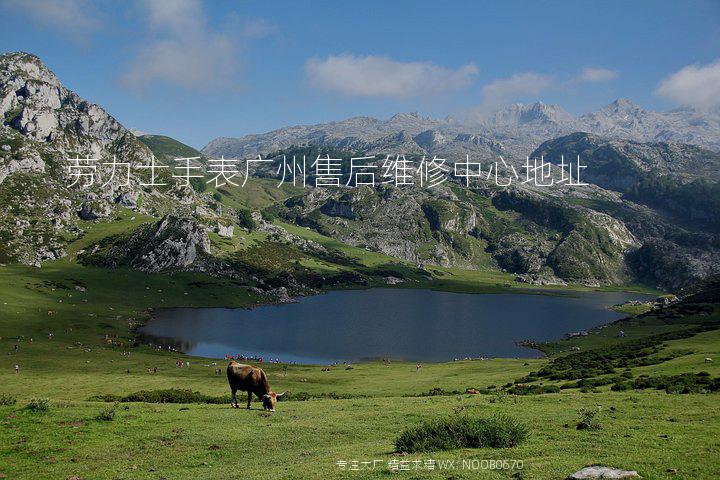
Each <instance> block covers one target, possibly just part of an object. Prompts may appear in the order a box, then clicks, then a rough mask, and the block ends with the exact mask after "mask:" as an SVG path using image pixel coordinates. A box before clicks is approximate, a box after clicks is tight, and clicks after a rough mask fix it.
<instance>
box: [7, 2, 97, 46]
mask: <svg viewBox="0 0 720 480" xmlns="http://www.w3.org/2000/svg"><path fill="white" fill-rule="evenodd" d="M0 4H1V5H2V7H3V8H4V9H6V10H10V11H15V12H18V13H20V14H22V15H24V16H26V17H28V18H29V19H30V20H32V21H33V22H35V23H36V24H38V25H40V26H42V27H47V28H52V29H54V30H57V31H58V32H59V33H61V34H62V35H63V36H65V37H67V38H69V39H70V40H74V41H80V40H82V39H84V38H87V37H88V36H89V35H91V34H92V33H94V32H96V31H97V30H98V29H99V28H100V27H101V26H102V14H101V13H100V11H99V10H98V9H97V8H96V6H95V5H94V4H93V3H92V2H90V1H89V0H2V1H0Z"/></svg>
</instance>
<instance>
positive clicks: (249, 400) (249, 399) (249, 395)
mask: <svg viewBox="0 0 720 480" xmlns="http://www.w3.org/2000/svg"><path fill="white" fill-rule="evenodd" d="M247 394H248V406H247V408H248V410H250V403H251V402H252V392H247Z"/></svg>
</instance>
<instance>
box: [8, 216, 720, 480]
mask: <svg viewBox="0 0 720 480" xmlns="http://www.w3.org/2000/svg"><path fill="white" fill-rule="evenodd" d="M148 220H149V217H148V218H143V217H139V216H134V215H130V214H127V216H125V217H123V219H121V220H118V221H115V222H113V223H107V224H105V223H98V224H96V225H94V226H93V227H91V228H89V229H88V232H87V233H86V234H85V236H84V237H82V238H81V239H79V240H77V241H76V242H75V243H73V244H72V245H71V247H70V249H69V256H68V257H67V258H65V259H63V260H59V261H55V262H50V263H47V264H44V265H43V266H42V268H34V267H26V266H18V265H4V266H0V354H1V355H2V358H3V359H4V360H3V362H2V369H0V400H1V402H0V403H5V405H0V478H33V479H38V478H49V479H56V478H57V479H70V478H73V479H78V478H80V479H85V480H87V479H163V478H164V479H185V478H187V479H191V478H212V479H231V478H232V479H235V478H246V479H267V478H323V479H324V478H358V479H359V478H388V476H389V475H391V471H390V469H389V467H398V468H399V469H402V471H399V472H397V475H400V476H401V478H445V479H448V478H456V479H461V478H489V479H510V478H515V479H517V478H524V479H536V478H537V479H559V478H565V477H567V476H568V475H569V474H571V473H573V472H575V471H576V470H579V469H581V468H582V467H584V466H587V465H592V464H603V465H609V466H613V467H619V468H623V469H628V470H637V471H638V472H639V473H640V474H641V475H642V476H643V477H644V478H648V479H662V478H668V479H671V478H672V479H676V478H685V479H704V478H707V479H711V478H718V477H720V461H719V460H718V458H719V455H720V401H718V400H719V398H720V397H718V394H717V393H688V394H668V393H666V392H665V391H663V390H655V389H645V390H635V389H630V390H626V391H613V390H611V384H610V383H607V384H605V385H600V386H597V387H593V388H563V389H562V390H560V391H559V392H558V393H545V394H539V395H511V394H508V392H507V391H506V388H504V387H507V386H509V385H512V384H514V383H516V382H517V381H518V379H522V378H523V377H525V376H527V375H528V374H529V373H530V372H536V371H538V370H539V369H541V368H543V366H545V365H548V362H551V361H552V360H553V359H555V358H560V357H562V356H563V355H568V354H571V353H570V352H574V351H578V350H579V351H581V352H582V351H586V350H591V349H593V348H601V347H607V346H612V345H621V344H623V342H628V341H632V340H636V339H643V338H648V337H650V336H653V335H658V334H663V333H667V332H673V331H683V330H687V329H689V328H694V326H695V327H696V326H698V325H705V324H707V323H708V322H717V321H718V318H719V317H720V315H719V314H718V311H717V309H715V310H712V312H711V313H710V314H709V315H707V314H703V315H699V314H698V315H687V316H684V317H681V318H679V319H675V320H672V321H669V320H666V319H664V318H662V317H660V316H656V317H654V316H653V315H652V314H650V315H649V316H645V317H636V318H633V319H630V320H628V321H626V322H624V323H619V324H613V325H610V326H608V327H606V328H603V329H599V330H597V331H593V332H591V334H590V335H588V336H587V337H582V338H575V339H571V340H568V341H563V342H557V343H556V344H551V345H547V346H545V348H546V349H547V351H548V352H550V353H551V356H550V357H549V358H544V359H490V360H473V361H461V362H450V363H442V364H424V366H423V368H422V370H421V371H419V372H416V369H415V364H409V363H403V362H392V363H385V362H369V363H362V364H357V365H353V366H352V368H351V369H347V368H346V367H345V366H335V367H332V368H331V369H330V371H322V369H321V366H314V365H282V364H266V365H263V368H264V369H265V370H266V372H267V373H268V375H269V379H270V385H271V387H272V388H273V390H275V391H278V392H279V391H284V390H288V391H290V392H291V395H290V399H289V401H283V402H280V403H279V405H278V408H277V411H276V412H275V413H272V414H271V413H267V412H264V411H262V410H261V409H260V404H259V402H255V403H254V407H253V409H252V410H250V411H248V410H245V409H232V408H230V406H229V404H228V403H226V402H223V403H217V404H216V403H213V404H208V403H187V404H181V403H143V402H119V403H115V402H113V401H103V398H105V399H107V400H114V399H120V398H121V397H123V396H127V395H129V394H131V393H135V392H139V391H143V390H144V391H156V390H164V389H189V390H192V391H195V392H199V393H201V394H203V395H206V396H210V397H218V398H221V400H222V399H223V398H225V397H226V396H227V395H228V394H229V390H228V387H227V380H226V377H225V373H224V367H225V362H224V361H221V360H212V359H204V358H196V357H189V356H186V355H183V354H181V353H176V352H168V351H157V350H154V349H152V348H150V347H148V346H143V345H134V342H133V338H134V329H135V328H136V327H137V326H138V325H140V324H142V323H143V322H145V321H147V319H148V318H149V314H150V310H151V309H153V308H162V307H200V306H204V307H212V306H223V307H252V306H255V305H259V304H261V303H263V302H266V301H267V299H265V298H261V297H259V296H258V295H256V294H254V293H252V292H251V291H249V290H247V289H246V288H244V287H242V286H239V285H237V284H235V283H233V282H232V281H231V280H228V279H218V278H211V277H208V276H205V275H202V274H196V273H177V274H173V275H161V274H155V275H149V274H145V273H141V272H137V271H132V270H125V269H118V270H104V269H99V268H94V267H87V266H82V265H79V264H77V263H76V262H75V255H76V254H77V252H78V251H80V250H82V249H83V248H85V247H87V246H88V245H90V244H91V243H94V242H95V241H97V240H99V239H101V238H103V237H104V236H107V235H111V234H114V233H119V232H121V231H123V229H126V228H129V227H130V226H134V225H137V224H139V223H141V222H143V221H148ZM284 226H285V227H286V228H289V229H291V231H293V232H294V233H297V234H299V235H302V236H304V237H306V238H311V239H313V240H315V241H317V242H319V243H322V244H323V245H325V246H326V247H327V248H331V249H337V250H342V251H343V253H345V254H346V255H347V256H350V257H353V258H356V259H357V260H358V263H359V265H361V267H357V268H369V269H370V268H374V267H376V266H378V265H385V264H387V263H390V262H391V261H395V260H393V259H391V258H390V257H385V256H382V255H381V254H377V253H373V252H369V251H367V250H365V249H362V248H357V247H349V246H346V245H344V244H341V243H339V242H337V243H333V242H335V241H333V240H332V239H329V238H327V237H322V236H320V235H319V234H316V233H314V232H312V231H309V230H307V229H304V228H301V227H289V226H287V225H284ZM256 237H257V238H256ZM260 237H261V235H260V234H259V233H258V234H255V233H254V234H252V235H246V236H245V238H244V239H243V240H242V241H232V242H227V243H226V244H222V243H221V242H220V239H213V240H214V248H218V249H223V248H224V249H226V250H227V251H228V252H230V253H232V252H237V251H242V250H243V249H247V248H251V246H252V245H253V244H254V242H255V241H262V238H260ZM321 263H322V262H321ZM325 266H326V268H330V269H333V268H340V269H342V268H347V267H344V266H342V265H339V266H338V265H333V264H325ZM316 267H317V266H316ZM431 273H432V274H433V278H432V279H425V280H422V281H421V280H418V281H417V284H416V285H415V286H417V287H423V288H440V289H446V290H453V291H468V292H484V291H518V290H519V291H522V287H517V286H515V285H516V284H513V285H512V286H510V287H508V286H507V285H506V284H508V283H509V282H511V277H510V276H509V275H506V274H503V273H500V272H480V271H473V272H467V271H462V270H453V269H441V268H437V269H435V271H432V272H431ZM627 288H628V289H635V290H639V291H645V292H647V291H650V290H648V289H646V288H644V287H638V286H629V287H627ZM556 289H557V288H544V289H533V290H532V291H528V293H545V294H552V293H553V292H554V291H555V290H556ZM621 329H622V330H623V331H624V332H625V336H624V337H622V338H620V337H618V332H619V330H621ZM50 334H52V335H50ZM573 347H575V348H573ZM656 348H657V351H655V352H654V353H652V355H650V357H649V358H656V359H662V361H656V362H649V363H648V364H646V365H645V364H643V365H639V364H638V365H635V364H630V365H629V367H628V368H626V369H624V371H625V372H626V373H627V375H628V378H630V377H632V378H637V377H639V376H641V375H648V376H651V377H655V376H659V375H677V374H681V373H699V372H707V373H708V374H709V375H710V376H711V377H717V376H720V367H718V366H717V363H716V362H717V361H720V330H708V331H703V332H701V333H697V334H694V335H690V336H686V337H683V338H676V339H670V340H666V341H665V340H664V341H661V342H660V343H658V345H657V347H656ZM708 357H709V358H713V359H714V361H713V362H706V361H705V359H706V358H708ZM178 360H182V361H184V362H189V367H184V368H178V367H177V366H176V362H178ZM214 363H217V365H215V364H214ZM16 364H17V365H19V367H20V372H19V373H15V370H14V365H16ZM216 368H221V369H223V372H222V374H221V375H217V374H216V372H215V370H216ZM155 371H156V373H155ZM533 383H534V384H536V385H541V386H560V385H562V384H563V383H566V382H565V380H559V379H558V380H550V379H542V378H541V379H538V380H533ZM471 388H472V389H477V390H478V391H480V392H481V393H480V394H466V393H465V392H466V390H467V389H471ZM32 399H48V404H47V409H43V408H42V407H40V408H36V409H34V410H33V409H31V408H28V407H27V405H28V404H29V403H30V402H31V400H32ZM13 402H14V403H13ZM41 403H42V402H41ZM241 403H242V402H241ZM581 409H586V410H590V411H597V413H596V416H595V418H596V420H597V422H599V424H600V425H601V428H600V429H598V430H580V429H577V428H576V426H577V424H578V422H579V421H580V417H581V413H580V411H581ZM499 414H504V415H510V416H512V417H513V418H515V419H517V420H519V421H521V422H523V423H524V424H525V425H526V426H527V427H528V430H529V437H528V439H527V440H526V441H525V442H523V443H522V444H520V445H518V446H516V447H513V448H508V449H488V448H481V449H457V450H446V451H436V452H426V453H422V454H420V453H415V454H409V455H398V454H396V452H395V447H394V442H395V440H396V439H397V437H398V436H399V434H400V433H401V432H402V431H403V430H405V429H407V428H412V427H414V426H417V425H418V424H420V423H421V422H423V421H425V420H428V419H436V418H444V417H448V416H453V415H470V416H494V415H499ZM463 460H465V461H466V462H468V464H467V468H462V466H463V463H462V462H463ZM498 460H500V461H501V462H500V463H498V462H497V461H498ZM502 460H507V461H508V462H511V463H507V462H506V463H505V464H503V462H502ZM353 461H357V462H373V464H374V465H375V468H373V469H368V468H363V467H359V468H361V470H360V471H351V470H350V469H349V468H350V465H351V464H352V462H353ZM473 461H476V462H475V463H473ZM491 461H493V462H491ZM513 461H514V462H513ZM338 462H340V463H338ZM342 462H347V463H346V464H344V465H345V470H343V469H342V468H341V466H342V465H343V464H342ZM451 462H455V463H454V464H452V463H451ZM358 465H367V464H362V463H358ZM472 465H479V467H478V468H471V466H472ZM491 465H492V466H494V467H498V465H499V466H500V468H491ZM429 466H433V468H432V469H430V468H429ZM418 467H421V468H418ZM505 467H507V468H505ZM406 468H407V470H406Z"/></svg>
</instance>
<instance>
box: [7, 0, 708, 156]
mask: <svg viewBox="0 0 720 480" xmlns="http://www.w3.org/2000/svg"><path fill="white" fill-rule="evenodd" d="M0 42H1V43H0V45H2V50H3V51H15V50H23V51H28V52H32V53H35V54H37V55H38V56H40V57H41V59H42V60H43V61H44V62H45V63H46V64H47V65H48V66H49V67H50V68H51V69H52V70H53V71H55V73H56V74H57V75H58V76H59V77H60V79H61V81H63V82H64V83H65V84H66V85H67V86H68V87H69V88H71V89H73V90H75V91H76V92H78V93H79V94H80V95H81V96H82V97H84V98H87V99H89V100H91V101H93V102H95V103H98V104H100V105H102V106H103V107H105V108H106V109H107V110H108V111H109V112H110V113H111V114H113V115H114V116H115V117H116V118H118V120H120V121H121V122H122V123H123V124H124V125H126V126H127V127H131V128H137V129H139V130H142V131H145V132H148V133H157V134H165V135H170V136H172V137H175V138H177V139H179V140H181V141H183V142H185V143H188V144H190V145H192V146H195V147H202V146H204V145H205V144H206V143H207V142H208V141H210V140H211V139H213V138H215V137H217V136H240V135H244V134H248V133H259V132H264V131H268V130H272V129H275V128H279V127H283V126H287V125H293V124H298V123H317V122H324V121H330V120H339V119H343V118H347V117H350V116H356V115H367V116H374V117H378V118H387V117H389V116H391V115H392V114H394V113H397V112H404V111H420V112H421V113H423V114H426V115H431V116H435V117H444V116H446V115H475V114H477V113H478V112H480V113H482V112H485V111H488V110H490V109H492V108H494V107H495V106H497V105H501V104H504V103H510V102H516V101H518V102H532V101H536V100H542V101H544V102H546V103H559V104H561V105H562V106H563V107H565V108H566V109H568V110H569V111H570V112H572V113H574V114H582V113H585V112H587V111H590V110H593V109H597V108H600V107H602V106H604V105H605V104H607V103H610V102H611V101H613V100H615V99H616V98H619V97H625V98H629V99H631V100H633V101H635V102H637V103H639V104H640V105H642V106H644V107H646V108H651V109H659V110H666V109H670V108H674V107H675V106H677V105H680V104H683V103H689V104H695V105H696V106H703V105H705V104H707V103H708V102H710V103H712V102H719V101H720V100H713V99H714V98H717V97H720V95H715V94H716V93H718V89H720V76H719V75H720V63H717V62H718V60H719V59H720V2H718V1H690V2H673V1H668V2H659V1H636V2H628V1H603V2H594V1H567V2H560V1H555V2H551V1H536V2H530V1H527V2H513V1H506V2H477V1H475V2H472V1H470V2H438V1H435V2H432V1H416V2H410V1H392V2H389V1H370V0H365V1H358V2H349V1H316V2H296V1H295V2H281V1H277V2H268V1H234V2H229V1H228V2H225V1H215V2H207V3H202V2H200V1H196V0H156V1H151V0H136V1H130V2H127V3H123V2H109V1H105V2H103V1H100V2H88V1H86V0H24V1H19V0H18V1H14V0H0ZM713 106H717V105H716V104H714V105H713Z"/></svg>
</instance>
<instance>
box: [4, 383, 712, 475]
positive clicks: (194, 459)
mask: <svg viewBox="0 0 720 480" xmlns="http://www.w3.org/2000/svg"><path fill="white" fill-rule="evenodd" d="M488 400H489V399H488V396H482V395H480V396H473V397H461V399H460V400H458V399H456V398H455V397H433V398H382V397H380V398H372V399H364V400H358V399H349V400H318V401H309V402H285V403H282V404H280V405H279V407H278V412H276V413H275V414H274V415H270V416H267V415H266V414H264V413H263V412H262V411H260V410H251V411H247V410H244V409H240V410H234V409H231V408H229V406H226V405H185V406H181V405H176V404H130V405H125V406H127V407H128V408H127V409H124V407H123V406H121V407H120V408H118V410H117V412H116V414H115V419H114V420H113V421H112V422H105V421H102V422H101V421H95V417H96V415H97V412H98V409H99V407H98V404H95V403H90V402H71V403H63V404H58V405H53V406H52V408H51V410H50V411H49V412H46V413H45V414H43V415H34V414H32V413H30V412H27V411H23V410H19V409H17V408H13V407H0V415H1V418H3V419H4V420H3V428H2V430H0V439H1V440H2V441H0V456H2V458H4V459H10V461H9V462H6V463H4V465H3V466H2V468H1V470H2V473H4V474H5V475H7V476H8V478H37V471H38V470H37V469H38V462H42V471H43V474H44V475H45V476H46V477H47V478H68V477H71V476H73V475H75V476H79V477H81V478H97V479H103V478H108V479H112V478H128V479H146V478H153V479H156V478H160V477H165V478H216V479H230V478H237V477H238V472H242V477H243V478H249V479H265V478H338V477H343V475H341V472H340V471H339V469H338V466H337V464H336V462H337V461H338V460H346V461H348V462H349V461H352V460H358V461H362V460H374V459H379V460H381V461H382V466H383V468H382V469H378V470H375V471H368V472H364V473H362V474H357V475H358V476H356V477H350V476H349V475H350V474H346V475H348V478H387V474H388V470H387V462H390V461H392V460H397V459H398V458H399V457H395V456H393V455H392V452H393V450H394V449H395V446H394V441H395V439H396V438H397V435H398V431H400V430H403V429H405V428H412V427H413V426H415V425H417V424H418V423H419V422H422V421H423V420H424V419H426V418H433V417H438V416H447V415H452V414H453V413H452V412H453V409H457V408H458V407H459V406H463V407H466V408H465V410H464V411H465V412H466V413H467V414H468V415H479V416H484V415H489V414H497V415H510V416H513V417H515V418H518V419H521V420H522V421H523V422H524V423H525V424H527V426H528V428H529V429H530V430H531V431H532V435H531V436H530V437H529V438H528V439H527V441H525V442H524V443H522V444H521V445H519V446H517V447H514V448H511V449H507V450H503V451H501V452H499V451H496V450H495V449H489V448H480V449H462V448H461V449H457V450H453V451H444V452H434V453H432V454H411V455H409V456H407V457H400V459H401V460H407V461H412V460H416V459H421V460H425V459H434V460H436V461H442V460H462V459H490V458H492V459H521V460H523V464H524V468H523V470H522V475H523V478H533V479H542V478H553V479H555V478H565V477H566V476H567V475H568V474H569V473H572V472H574V471H576V470H579V469H580V468H582V467H583V466H585V465H587V464H591V463H600V464H604V465H612V466H616V467H620V468H624V469H637V470H638V471H639V473H640V474H641V475H643V476H644V477H645V478H654V479H660V478H678V475H679V476H680V477H681V478H716V477H717V475H718V474H719V473H720V469H719V468H718V465H717V462H716V461H715V460H713V459H714V458H717V454H718V453H719V452H718V450H719V446H718V443H717V435H718V433H720V432H719V431H718V430H720V427H718V425H720V407H719V406H718V402H717V397H713V396H710V395H704V396H703V395H689V396H682V397H681V396H675V395H666V394H664V393H662V394H660V393H604V394H572V395H571V394H554V395H541V396H530V397H518V398H515V399H513V400H511V401H507V402H503V403H494V404H491V403H489V401H488ZM569 405H572V406H573V407H572V408H568V406H569ZM598 405H601V406H602V407H603V411H604V412H608V414H607V416H606V417H605V418H604V419H603V429H602V430H601V431H597V432H595V431H584V430H577V429H576V428H575V423H576V422H577V408H583V407H584V408H597V406H598ZM648 405H652V408H648ZM611 407H612V408H614V409H615V410H614V411H611V410H610V408H611ZM8 417H10V418H8ZM566 425H567V426H566ZM218 447H219V448H218ZM670 469H677V470H678V474H672V473H668V470H670ZM479 473H480V474H482V477H483V478H492V479H496V478H497V479H507V478H509V477H510V476H511V475H512V472H509V471H485V472H472V471H462V470H457V471H440V470H435V471H431V472H428V471H425V472H420V473H415V474H414V475H413V474H412V473H409V474H408V475H409V478H447V477H448V476H454V478H478V475H479ZM359 475H362V477H360V476H359Z"/></svg>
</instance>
